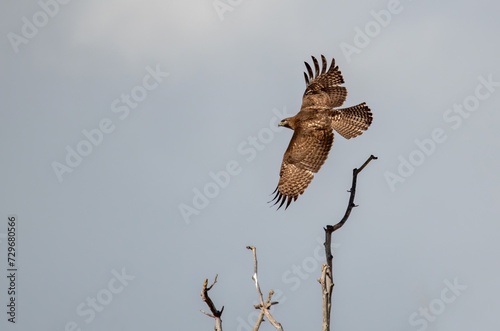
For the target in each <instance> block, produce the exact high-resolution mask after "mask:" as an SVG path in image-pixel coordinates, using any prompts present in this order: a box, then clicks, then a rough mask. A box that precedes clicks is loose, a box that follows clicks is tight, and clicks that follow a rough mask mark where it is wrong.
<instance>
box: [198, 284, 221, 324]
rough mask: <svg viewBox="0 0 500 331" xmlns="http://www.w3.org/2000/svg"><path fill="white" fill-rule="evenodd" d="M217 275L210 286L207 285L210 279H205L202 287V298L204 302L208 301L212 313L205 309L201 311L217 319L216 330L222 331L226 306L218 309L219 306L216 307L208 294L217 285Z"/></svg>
mask: <svg viewBox="0 0 500 331" xmlns="http://www.w3.org/2000/svg"><path fill="white" fill-rule="evenodd" d="M217 276H218V275H215V279H214V282H213V283H212V285H210V286H209V287H207V286H208V279H205V281H204V282H203V288H202V289H201V298H202V300H203V301H204V302H206V304H207V306H208V308H210V311H211V314H210V313H207V312H206V311H203V310H201V312H202V313H203V314H205V315H207V316H209V317H212V318H214V319H215V327H214V331H222V319H221V316H222V312H223V311H224V306H222V308H221V310H217V308H215V304H214V303H213V301H212V299H210V297H209V296H208V291H210V290H211V289H212V287H213V286H214V285H215V283H217Z"/></svg>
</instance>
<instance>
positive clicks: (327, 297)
mask: <svg viewBox="0 0 500 331" xmlns="http://www.w3.org/2000/svg"><path fill="white" fill-rule="evenodd" d="M376 159H377V157H376V156H373V155H370V157H369V158H368V159H367V160H366V161H365V163H363V165H362V166H361V167H360V168H359V169H356V168H355V169H353V170H352V185H351V190H350V191H349V192H350V193H351V194H350V197H349V203H348V204H347V209H346V211H345V214H344V217H342V219H341V220H340V222H338V223H337V224H335V225H327V226H326V227H325V228H324V230H325V243H324V246H325V256H326V264H324V265H323V268H322V272H321V277H320V279H319V282H320V284H321V290H322V292H323V331H330V316H331V308H332V294H333V286H334V283H333V265H332V263H333V262H332V261H333V255H332V233H333V232H334V231H336V230H338V229H340V228H341V227H342V226H343V225H344V224H345V222H346V221H347V219H348V218H349V216H350V215H351V211H352V209H353V208H354V207H357V206H356V205H355V204H354V197H355V196H356V184H357V179H358V174H359V173H360V172H361V171H363V169H364V168H365V167H366V166H367V165H368V163H370V161H371V160H376Z"/></svg>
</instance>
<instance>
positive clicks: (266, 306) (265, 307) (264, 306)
mask: <svg viewBox="0 0 500 331" xmlns="http://www.w3.org/2000/svg"><path fill="white" fill-rule="evenodd" d="M247 249H250V250H251V251H252V253H253V275H252V280H253V281H254V283H255V288H256V289H257V294H258V295H259V301H260V304H258V305H255V306H254V307H255V309H260V314H259V317H258V318H257V322H256V323H255V326H254V328H253V331H257V330H259V328H260V324H261V323H262V321H263V320H264V316H265V317H267V319H268V321H269V323H271V324H272V325H273V326H274V327H275V328H276V330H281V331H283V327H282V326H281V324H280V323H279V322H278V321H276V320H275V319H274V317H273V315H271V312H270V311H269V310H270V309H271V306H272V305H275V304H278V302H276V301H271V299H272V297H273V294H274V291H273V290H270V291H269V294H268V296H267V300H266V301H265V302H264V297H263V296H262V291H261V290H260V285H259V279H258V275H257V248H255V247H254V246H247Z"/></svg>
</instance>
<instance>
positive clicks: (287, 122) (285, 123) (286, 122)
mask: <svg viewBox="0 0 500 331" xmlns="http://www.w3.org/2000/svg"><path fill="white" fill-rule="evenodd" d="M278 126H283V127H285V128H289V129H292V130H293V128H292V126H291V125H290V117H288V118H285V119H282V120H281V122H279V123H278Z"/></svg>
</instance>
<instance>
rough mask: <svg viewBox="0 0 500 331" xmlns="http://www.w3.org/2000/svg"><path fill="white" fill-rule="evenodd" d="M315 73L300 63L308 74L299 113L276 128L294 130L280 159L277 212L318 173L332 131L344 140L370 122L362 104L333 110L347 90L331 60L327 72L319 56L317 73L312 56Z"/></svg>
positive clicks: (341, 102)
mask: <svg viewBox="0 0 500 331" xmlns="http://www.w3.org/2000/svg"><path fill="white" fill-rule="evenodd" d="M312 60H313V63H314V69H315V72H314V73H313V71H312V69H311V66H310V65H309V64H308V63H307V62H304V63H305V65H306V68H307V72H308V74H306V73H305V72H304V77H305V79H306V91H305V92H304V96H303V98H302V106H301V107H300V111H299V112H298V113H297V114H296V115H295V116H293V117H289V118H285V119H284V120H282V121H281V122H280V123H279V124H278V125H279V126H284V127H286V128H289V129H292V130H294V133H293V136H292V139H291V140H290V144H289V145H288V148H287V149H286V152H285V155H284V156H283V163H282V164H281V170H280V180H279V183H278V187H276V190H274V192H273V194H274V193H276V195H275V196H274V198H273V199H272V201H274V200H276V202H275V203H274V204H275V205H276V204H277V203H279V206H278V209H280V208H281V206H283V204H284V203H285V202H286V206H285V209H286V208H288V206H289V205H290V203H291V202H292V200H293V201H295V200H297V198H298V197H299V195H301V194H302V193H304V191H305V189H306V188H307V186H308V185H309V183H311V181H312V179H313V177H314V175H313V174H314V173H316V172H318V170H319V169H320V168H321V166H322V165H323V163H325V160H326V158H327V157H328V152H329V151H330V148H331V147H332V144H333V130H335V131H337V132H338V133H339V134H340V135H341V136H342V137H344V138H346V139H350V138H354V137H356V136H359V135H360V134H362V133H363V131H365V130H366V129H368V127H369V126H370V124H371V123H372V113H371V110H370V108H368V106H367V105H366V104H365V103H361V104H359V105H357V106H353V107H349V108H342V109H334V108H336V107H340V106H342V104H343V103H344V101H345V99H346V97H347V90H346V88H345V87H343V86H340V85H341V84H343V83H344V79H343V78H342V74H341V73H340V70H339V68H338V67H337V66H335V60H334V59H332V64H331V66H330V68H329V69H328V71H327V70H326V68H327V62H326V59H325V57H324V56H323V55H321V62H322V67H321V72H320V67H319V63H318V60H316V58H315V57H314V56H312Z"/></svg>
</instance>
